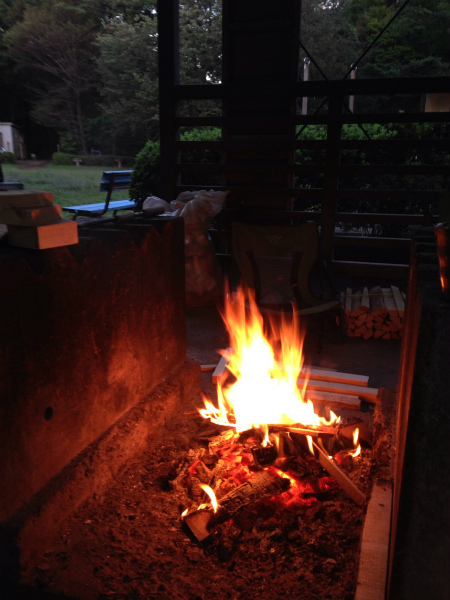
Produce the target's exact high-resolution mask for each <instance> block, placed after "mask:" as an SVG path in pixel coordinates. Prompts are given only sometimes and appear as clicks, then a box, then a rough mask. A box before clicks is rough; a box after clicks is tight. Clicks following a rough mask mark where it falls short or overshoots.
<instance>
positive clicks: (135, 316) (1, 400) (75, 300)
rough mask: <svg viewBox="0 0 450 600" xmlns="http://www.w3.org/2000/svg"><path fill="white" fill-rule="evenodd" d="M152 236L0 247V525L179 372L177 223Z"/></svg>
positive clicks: (93, 235)
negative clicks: (29, 247) (37, 248)
mask: <svg viewBox="0 0 450 600" xmlns="http://www.w3.org/2000/svg"><path fill="white" fill-rule="evenodd" d="M154 224H155V222H153V225H154ZM156 224H157V226H158V228H157V227H155V226H153V225H152V223H151V222H144V221H142V222H141V224H140V225H136V226H124V227H123V228H122V229H123V230H122V231H119V230H117V229H116V228H114V227H112V226H105V227H103V228H101V229H98V230H96V231H94V230H92V229H91V230H89V229H85V230H84V231H81V230H80V242H79V244H78V245H75V246H70V247H66V248H55V249H51V250H43V251H33V250H24V249H18V248H12V247H9V246H7V244H6V243H5V241H4V240H2V244H1V246H0V285H1V290H0V454H1V457H2V459H1V461H0V482H1V494H0V522H2V521H3V522H4V521H5V520H7V519H8V518H9V517H11V515H12V514H13V513H14V512H15V511H16V510H17V509H19V508H20V507H21V506H23V505H24V503H26V502H27V501H29V500H30V498H31V497H32V496H33V495H35V494H36V493H37V492H38V491H39V490H41V489H42V488H43V487H44V486H45V485H46V484H47V483H48V482H49V481H50V479H51V478H52V477H54V476H55V475H57V474H58V473H59V472H60V471H61V470H62V469H63V468H64V467H65V465H67V464H68V463H69V462H70V461H71V460H72V459H73V458H74V457H76V456H77V455H78V454H79V453H80V452H82V451H83V450H84V449H85V448H86V447H87V446H88V445H89V444H91V443H92V442H94V441H95V440H96V439H97V438H99V436H101V435H102V434H103V433H104V432H105V431H106V430H107V429H108V428H109V427H110V426H112V425H113V424H114V423H115V422H117V421H118V420H119V419H120V418H121V417H122V416H123V415H124V414H125V413H127V411H129V410H130V409H131V408H132V407H133V406H135V405H137V404H138V403H139V402H140V401H141V400H142V399H143V398H145V397H147V396H148V395H149V394H150V392H151V391H152V389H154V388H155V387H156V386H157V385H158V384H160V383H161V382H162V381H164V380H166V379H168V378H169V376H170V374H171V373H173V372H174V371H176V369H178V368H180V366H181V365H183V363H184V361H185V360H186V332H185V312H184V246H183V244H184V234H183V231H184V229H183V222H182V220H180V219H172V220H169V221H164V219H162V220H161V219H160V220H159V221H158V222H157V223H156ZM155 421H156V419H155Z"/></svg>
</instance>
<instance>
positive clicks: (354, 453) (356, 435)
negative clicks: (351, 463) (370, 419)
mask: <svg viewBox="0 0 450 600" xmlns="http://www.w3.org/2000/svg"><path fill="white" fill-rule="evenodd" d="M353 445H354V447H355V449H354V450H353V451H351V452H349V454H350V455H351V456H353V458H356V457H357V456H359V455H360V454H361V444H360V443H359V429H358V427H357V428H356V429H355V431H354V432H353Z"/></svg>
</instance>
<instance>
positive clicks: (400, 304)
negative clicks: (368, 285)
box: [391, 285, 405, 317]
mask: <svg viewBox="0 0 450 600" xmlns="http://www.w3.org/2000/svg"><path fill="white" fill-rule="evenodd" d="M391 290H392V295H393V296H394V300H395V304H396V306H397V310H398V312H399V315H400V316H401V317H403V313H404V312H405V302H404V300H403V296H402V293H401V292H400V289H399V288H398V287H397V286H395V285H391Z"/></svg>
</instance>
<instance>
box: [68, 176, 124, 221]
mask: <svg viewBox="0 0 450 600" xmlns="http://www.w3.org/2000/svg"><path fill="white" fill-rule="evenodd" d="M132 173H133V171H131V170H130V171H104V173H103V175H102V180H101V182H100V191H101V192H106V198H105V201H104V202H99V203H96V204H81V205H79V206H63V207H62V209H63V210H65V211H67V212H70V213H73V215H74V216H73V218H74V219H76V218H77V217H101V216H102V215H104V214H105V213H106V212H108V211H112V212H113V214H114V215H115V214H116V212H117V211H119V210H135V209H136V202H135V201H134V200H111V194H112V193H113V191H114V190H127V189H128V188H129V187H130V184H131V174H132Z"/></svg>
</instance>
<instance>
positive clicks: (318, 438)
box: [27, 309, 395, 600]
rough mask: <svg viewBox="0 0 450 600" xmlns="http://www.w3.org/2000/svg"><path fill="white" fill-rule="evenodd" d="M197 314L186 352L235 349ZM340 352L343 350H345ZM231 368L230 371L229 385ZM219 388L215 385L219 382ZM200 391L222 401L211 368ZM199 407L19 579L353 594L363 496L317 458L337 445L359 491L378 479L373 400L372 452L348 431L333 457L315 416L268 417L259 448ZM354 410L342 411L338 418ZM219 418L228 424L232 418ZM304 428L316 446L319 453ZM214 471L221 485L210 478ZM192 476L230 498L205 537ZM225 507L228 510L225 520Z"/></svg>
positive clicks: (253, 593) (168, 426) (124, 593)
mask: <svg viewBox="0 0 450 600" xmlns="http://www.w3.org/2000/svg"><path fill="white" fill-rule="evenodd" d="M205 314H206V315H207V316H208V314H209V317H208V318H212V319H213V321H214V323H213V325H214V327H215V329H214V331H212V330H211V329H207V330H206V331H207V336H208V347H209V348H210V350H207V354H205V353H203V354H202V356H200V355H199V354H198V353H199V352H201V351H200V350H199V349H198V347H197V346H196V345H195V343H194V344H192V342H191V344H192V345H191V348H190V351H189V353H190V356H191V358H194V359H201V362H202V363H203V364H206V363H208V362H209V363H212V362H213V361H214V360H215V362H217V360H218V355H217V354H216V353H215V349H216V348H217V347H220V346H222V348H227V347H228V346H229V345H235V341H234V340H230V339H229V338H228V336H227V335H226V333H225V331H224V328H223V324H222V323H221V322H219V319H217V316H216V315H215V314H214V315H213V316H212V317H211V312H210V313H208V311H207V310H205V309H201V310H199V311H195V310H194V311H191V315H190V321H188V326H189V330H190V333H191V334H192V336H193V337H195V336H198V335H199V334H198V323H199V321H201V320H202V319H204V315H205ZM209 325H211V323H209ZM203 326H205V324H204V321H203ZM212 338H214V339H212ZM191 339H192V338H191ZM314 346H315V345H314ZM339 348H341V346H339ZM336 349H337V347H336V346H335V347H333V348H332V352H331V354H336ZM388 352H389V351H388ZM344 354H345V351H344V352H342V348H341V356H340V358H343V355H344ZM392 356H393V359H394V358H395V353H393V354H392ZM229 358H230V362H229V366H230V369H232V368H233V366H232V358H231V356H230V357H229ZM315 358H317V357H315ZM321 361H322V362H321V367H319V368H323V370H326V369H334V368H335V367H334V366H333V365H332V363H331V361H330V359H329V358H328V361H330V362H328V363H327V357H326V355H322V357H321ZM316 364H317V363H316ZM326 364H328V366H326ZM341 364H345V362H343V363H341ZM330 372H331V373H332V372H335V371H330ZM235 376H236V375H235V374H234V375H233V374H230V375H229V380H233V378H234V377H235ZM227 385H228V384H227V382H226V381H224V382H223V386H222V389H225V388H226V387H227ZM202 389H203V390H204V392H205V395H207V396H208V399H209V400H210V401H211V402H212V404H214V405H215V406H217V398H216V397H215V387H214V386H213V385H212V382H211V371H210V370H209V371H208V370H207V367H205V370H204V373H203V375H202ZM219 389H220V388H219ZM301 389H302V388H301ZM380 394H381V396H382V397H383V404H386V405H393V400H394V394H393V393H389V392H388V391H386V390H381V392H380ZM199 408H202V400H201V398H197V399H195V400H194V401H193V402H192V404H191V405H187V406H186V408H185V410H184V412H183V414H179V415H178V416H176V417H173V418H171V419H169V420H167V421H166V423H165V427H164V428H162V429H161V431H160V432H159V435H157V436H155V437H154V439H153V440H152V441H151V442H150V444H149V446H148V448H147V449H146V450H145V451H143V452H142V453H141V454H140V455H139V456H138V457H136V459H135V460H134V461H131V462H130V464H129V466H128V467H127V469H126V471H125V472H123V473H122V475H121V476H120V477H117V478H116V480H115V481H114V483H113V484H112V485H111V486H110V488H109V489H107V490H106V491H105V492H104V493H102V494H97V495H96V496H95V497H94V498H92V499H91V500H90V501H89V502H88V503H87V504H86V505H84V507H83V508H82V509H81V510H80V511H79V512H78V513H77V514H76V515H75V516H74V517H72V518H70V519H69V520H68V521H67V522H66V524H65V527H64V530H63V533H62V535H61V537H60V539H59V541H58V542H57V543H56V544H55V545H53V546H52V547H49V548H48V551H47V553H46V555H45V556H44V557H43V559H42V560H40V561H39V564H38V565H37V567H35V568H34V569H33V570H32V571H30V572H29V573H28V574H27V575H28V581H29V582H30V583H31V584H32V585H33V586H34V587H36V586H38V587H39V586H40V587H42V588H43V589H45V590H48V591H52V592H58V593H63V594H66V595H67V596H69V597H75V598H83V599H86V600H89V599H90V598H92V599H94V598H109V597H112V598H114V597H116V598H149V599H151V598H155V599H156V598H158V599H159V598H163V599H166V598H167V599H169V598H170V599H174V598H175V599H177V598H178V599H183V600H184V599H186V598H192V599H195V598H197V599H201V598H211V597H216V598H218V597H220V598H244V597H247V598H248V597H258V598H262V599H265V598H277V597H281V596H283V595H285V594H291V595H293V596H294V597H296V596H300V595H303V596H305V597H308V598H317V599H324V598H336V599H338V598H339V599H342V598H348V599H350V598H354V595H355V589H356V581H357V573H358V556H359V551H360V540H361V530H362V523H363V518H364V513H365V505H364V504H363V500H362V496H359V497H360V498H361V500H362V501H361V502H357V501H355V499H354V498H352V496H351V495H349V493H348V490H347V491H346V490H345V489H344V488H343V487H342V486H341V485H340V484H339V483H337V481H336V479H334V478H332V477H331V476H330V474H329V472H328V471H327V470H326V469H325V470H324V468H323V465H322V464H321V460H320V457H321V456H322V453H323V454H324V455H325V457H326V458H327V459H328V457H329V456H334V455H339V454H340V459H342V463H341V464H340V465H339V463H338V466H339V469H340V471H342V472H343V473H344V474H345V476H346V477H347V478H348V479H349V480H350V481H353V482H354V485H355V488H356V489H357V490H358V492H359V493H360V494H362V495H363V496H365V495H366V494H367V493H368V491H369V489H370V485H371V481H372V480H373V478H374V477H376V476H377V475H378V474H379V473H381V474H382V475H383V476H385V475H386V473H387V472H388V471H389V468H390V467H389V458H390V455H389V447H388V444H387V443H386V436H385V433H384V431H385V422H384V420H383V419H384V418H383V417H382V416H380V415H379V414H378V405H377V406H376V407H375V410H374V409H373V404H370V403H369V404H367V405H366V406H365V408H366V411H367V412H366V413H360V412H359V417H361V416H362V415H363V416H364V417H365V421H366V423H368V424H369V425H372V424H373V432H374V436H373V440H372V442H373V447H372V448H370V447H369V446H368V445H367V444H366V445H365V447H363V449H362V453H361V454H360V456H359V457H356V458H352V457H351V454H350V453H351V452H353V436H350V437H348V436H347V438H346V442H345V448H341V447H340V448H339V450H338V452H333V454H331V453H330V451H331V450H330V449H327V446H326V444H331V440H332V439H334V441H333V444H334V443H335V442H336V440H337V439H338V435H337V432H336V431H333V433H332V435H331V433H330V432H329V431H328V432H327V431H326V429H325V428H326V427H331V426H327V425H323V424H320V423H319V424H318V425H317V424H316V425H314V424H313V425H309V426H308V427H307V429H308V428H309V429H308V431H307V432H305V431H302V432H301V433H299V432H298V431H297V432H296V431H289V428H290V429H291V430H293V429H295V427H294V425H295V426H299V423H297V422H294V423H290V424H289V425H288V424H286V423H284V424H283V423H277V424H276V426H275V424H274V423H272V424H271V425H270V426H269V428H268V437H269V443H268V444H266V445H265V446H264V445H263V441H264V436H262V434H261V433H260V430H259V428H257V427H256V426H255V424H254V423H250V424H251V425H252V426H251V428H248V427H246V426H245V427H243V428H242V431H240V432H239V431H237V428H236V426H235V424H233V426H232V427H231V426H230V421H228V423H229V424H228V425H220V424H217V423H212V422H211V421H210V420H209V419H205V418H204V417H203V416H201V415H200V413H199ZM349 410H350V409H345V410H343V411H341V412H343V414H345V415H346V418H349V416H350V412H349ZM346 411H347V412H346ZM325 416H328V415H325ZM228 417H229V419H230V420H231V418H232V417H231V414H230V413H228ZM372 419H374V421H372ZM380 419H381V421H380ZM294 421H296V419H294ZM333 427H334V426H333ZM298 428H299V427H297V429H298ZM336 428H337V426H336ZM239 429H241V428H239ZM319 430H320V432H321V435H319ZM382 431H383V433H381V432H382ZM327 433H328V434H329V435H328V437H327ZM307 435H308V436H311V437H312V441H313V442H314V445H313V452H314V456H313V454H312V453H311V450H310V449H309V447H308V441H307ZM275 436H278V437H279V438H281V439H282V446H283V453H284V455H285V456H283V455H282V453H281V452H280V450H278V449H277V452H276V454H275V453H274V452H273V447H274V446H276V439H275ZM323 448H325V449H327V452H323ZM330 448H331V446H330ZM319 450H321V453H319ZM336 460H339V459H338V458H336ZM219 463H220V465H219ZM266 463H268V464H266ZM333 464H334V461H333ZM224 465H225V467H224V468H223V469H222V466H224ZM280 467H281V468H280ZM283 469H284V470H283ZM383 469H384V471H383ZM294 471H296V472H295V473H294ZM294 475H295V476H294ZM213 477H214V479H215V481H214V480H213ZM219 478H222V480H223V482H222V483H221V484H220V485H219V486H216V485H215V483H217V481H218V480H219ZM200 483H202V484H206V485H209V486H210V488H212V489H214V488H215V490H216V493H217V496H218V502H219V506H220V505H222V509H223V508H224V506H226V511H227V513H226V514H225V517H224V518H223V520H222V522H221V523H219V524H217V523H216V524H215V525H214V526H212V527H210V528H209V529H208V527H207V526H205V528H206V530H207V535H206V536H205V537H204V538H203V539H199V536H196V535H195V531H196V530H195V527H194V528H191V527H190V526H189V525H188V519H187V517H186V515H185V516H184V517H183V516H182V513H183V512H184V511H185V509H186V508H187V509H188V514H190V515H197V514H200V515H207V517H208V518H212V515H213V513H212V512H211V510H210V509H209V506H208V503H209V496H208V495H207V494H206V493H205V492H204V490H203V489H202V488H201V487H200ZM248 488H251V489H250V490H248ZM255 488H256V490H257V491H256V492H255V491H254V490H255ZM246 489H247V491H245V490H246ZM252 490H253V491H252ZM233 494H235V495H237V496H240V497H241V499H242V498H243V504H244V507H243V506H242V503H241V505H239V508H238V509H237V510H234V508H233V507H232V504H230V501H231V502H232V501H233ZM227 496H228V498H227ZM225 498H227V500H226V501H225ZM227 502H228V504H227ZM201 503H206V504H207V507H206V510H205V509H203V508H201V509H200V510H197V509H198V508H199V505H201ZM238 504H239V503H238ZM230 507H231V508H230ZM219 510H220V509H219ZM230 511H231V512H232V513H233V514H232V516H233V519H229V518H227V517H228V516H230V515H229V513H230ZM216 514H217V513H216ZM191 518H192V517H191ZM193 529H194V531H193ZM200 537H201V536H200Z"/></svg>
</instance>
